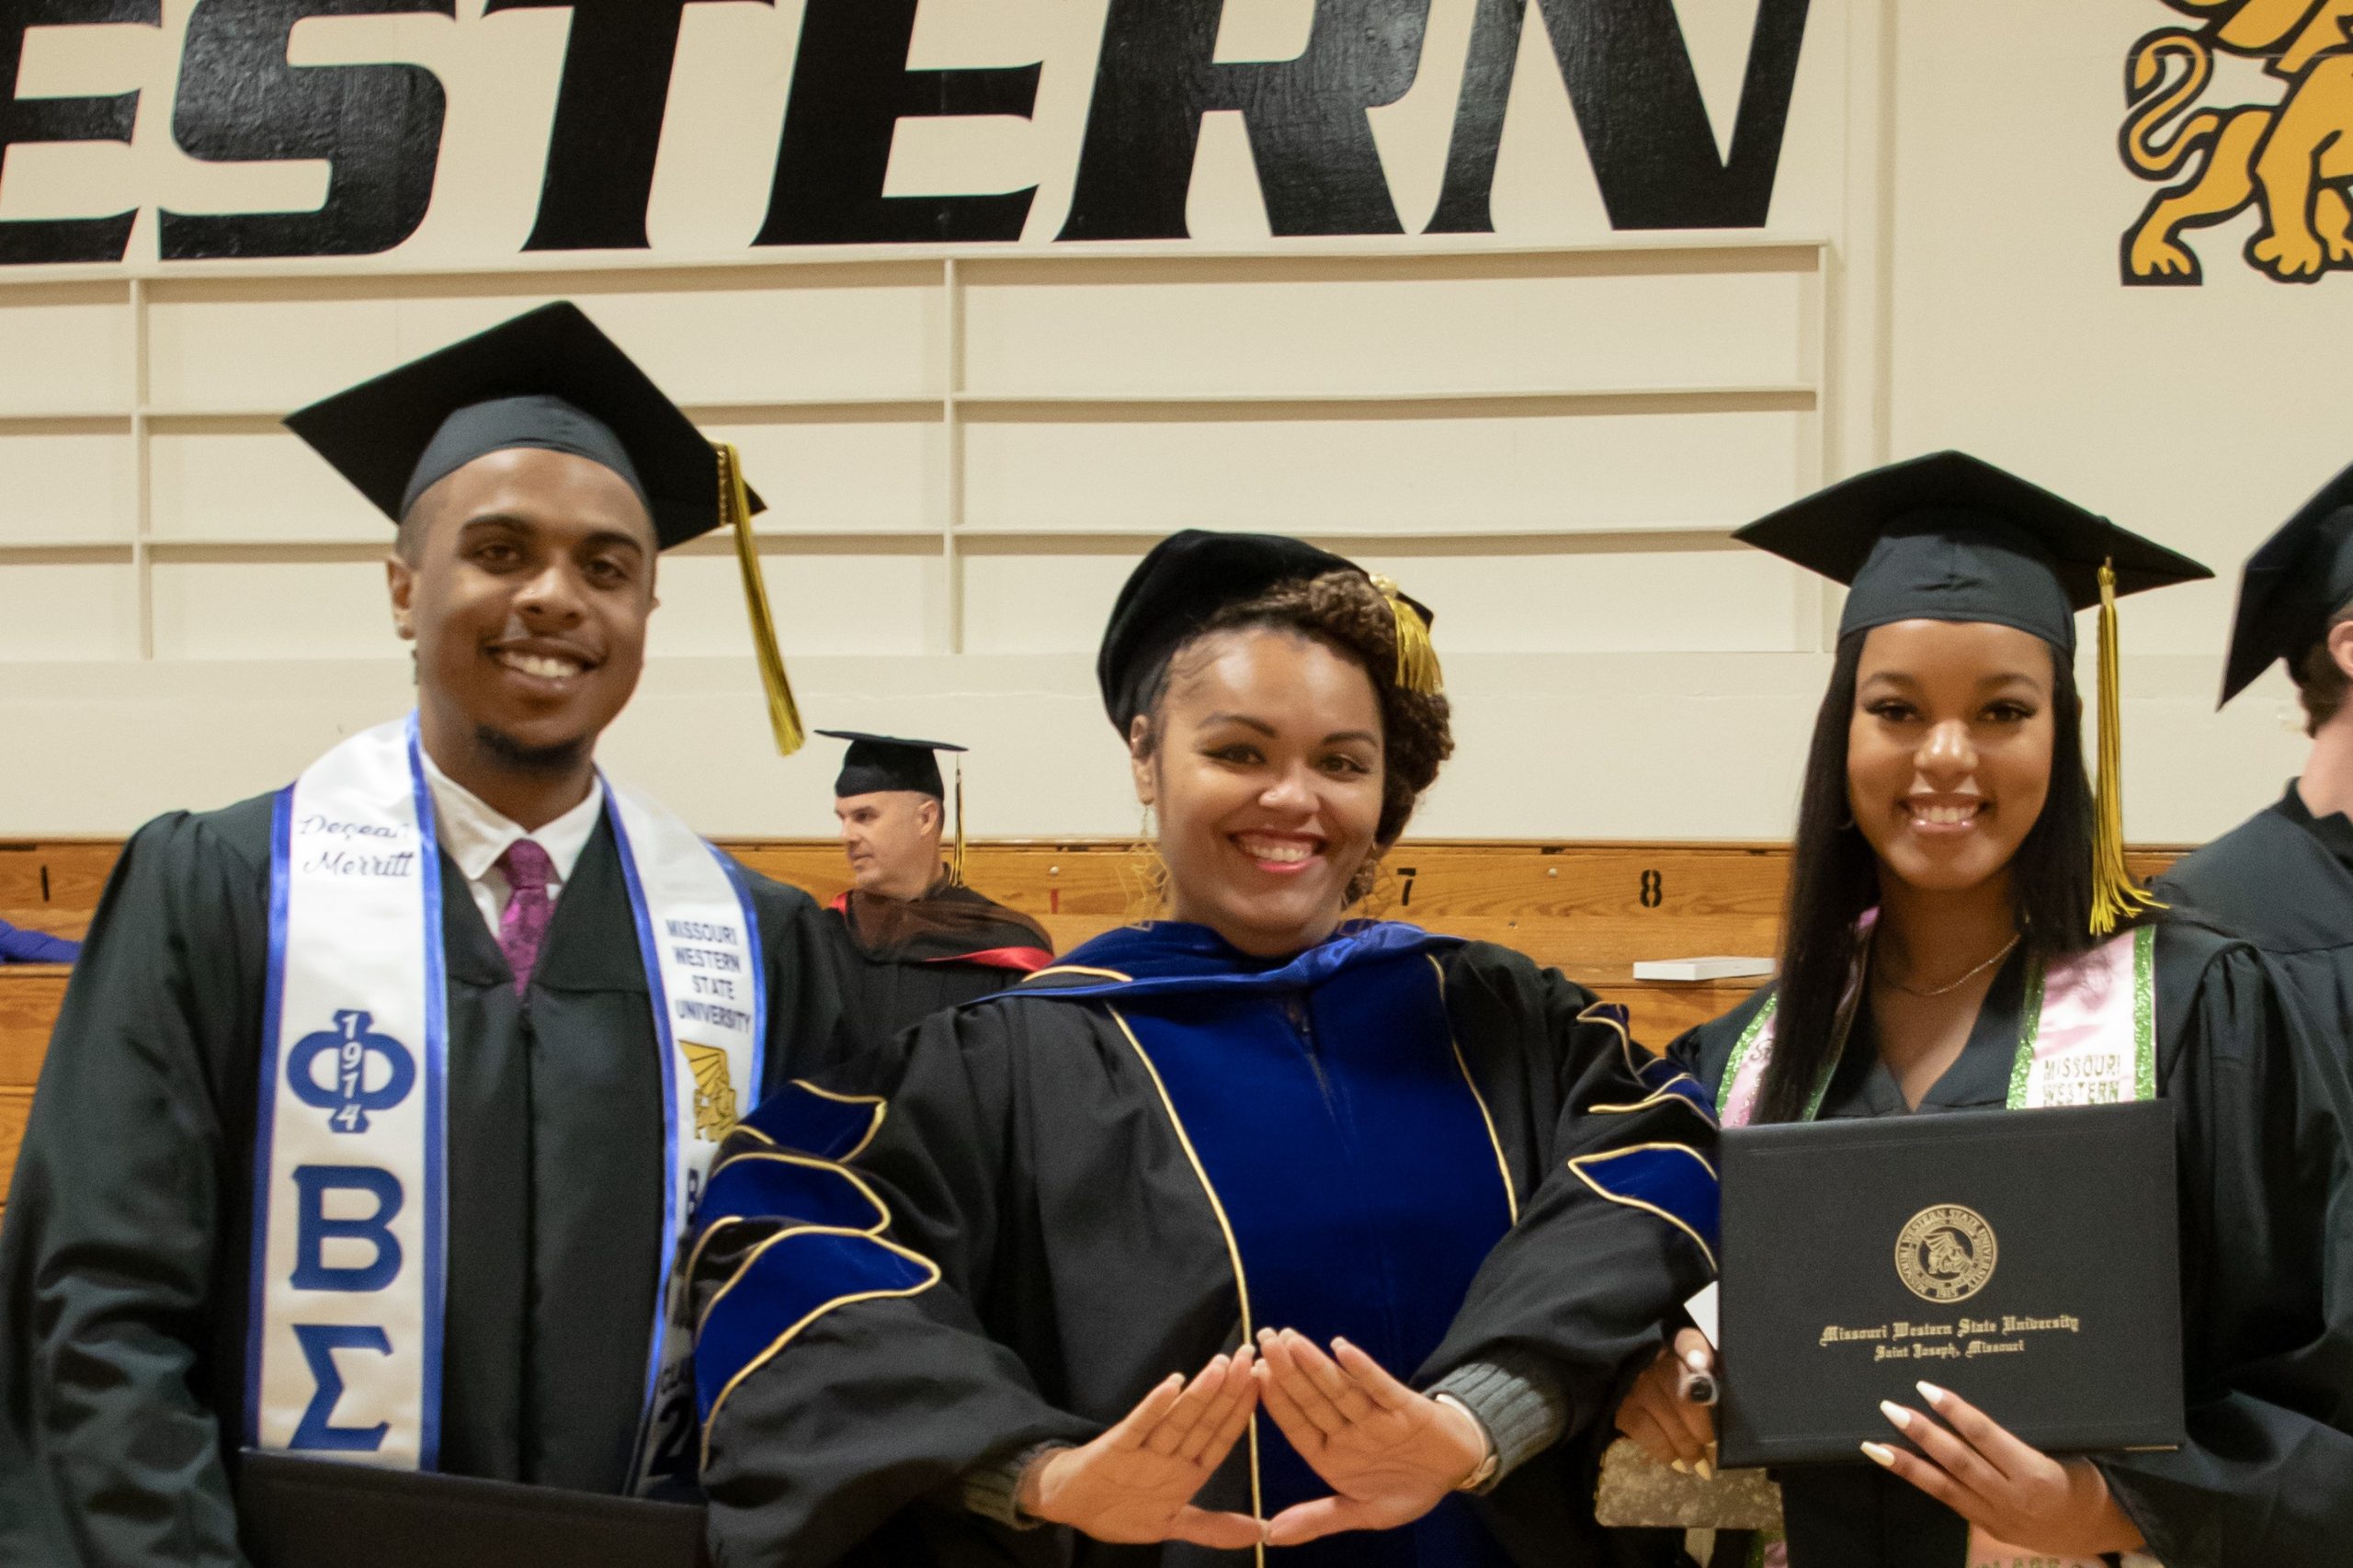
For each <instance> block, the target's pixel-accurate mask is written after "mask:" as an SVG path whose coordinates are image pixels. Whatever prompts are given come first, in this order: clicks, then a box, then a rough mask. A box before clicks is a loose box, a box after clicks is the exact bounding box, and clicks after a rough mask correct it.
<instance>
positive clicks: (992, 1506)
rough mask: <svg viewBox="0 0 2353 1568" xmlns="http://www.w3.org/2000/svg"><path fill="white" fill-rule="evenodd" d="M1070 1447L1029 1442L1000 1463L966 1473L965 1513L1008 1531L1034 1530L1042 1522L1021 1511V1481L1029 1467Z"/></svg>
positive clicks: (1063, 1444) (1060, 1444)
mask: <svg viewBox="0 0 2353 1568" xmlns="http://www.w3.org/2000/svg"><path fill="white" fill-rule="evenodd" d="M1069 1447H1070V1445H1069V1444H1068V1443H1032V1444H1031V1445H1030V1446H1029V1447H1028V1448H1026V1449H1020V1450H1018V1451H1017V1452H1015V1453H1011V1454H1007V1455H1006V1457H1005V1458H1003V1459H1001V1460H993V1461H991V1462H990V1463H987V1464H984V1465H980V1466H978V1467H976V1468H974V1469H972V1470H968V1471H965V1472H964V1482H963V1494H964V1507H965V1509H966V1511H967V1512H970V1513H974V1514H978V1515H980V1516H981V1517H983V1518H984V1519H994V1520H995V1521H996V1522H997V1523H998V1524H1001V1525H1003V1526H1005V1528H1007V1529H1015V1530H1034V1529H1036V1528H1038V1527H1039V1526H1040V1525H1041V1524H1043V1523H1044V1522H1045V1521H1044V1520H1042V1519H1033V1518H1031V1517H1029V1515H1028V1514H1025V1513H1023V1512H1022V1511H1021V1478H1022V1477H1023V1476H1025V1475H1027V1474H1029V1467H1030V1466H1031V1465H1033V1464H1035V1463H1037V1462H1038V1461H1039V1460H1040V1459H1043V1458H1044V1457H1045V1456H1046V1455H1048V1454H1050V1453H1051V1452H1053V1451H1054V1450H1055V1449H1066V1448H1069Z"/></svg>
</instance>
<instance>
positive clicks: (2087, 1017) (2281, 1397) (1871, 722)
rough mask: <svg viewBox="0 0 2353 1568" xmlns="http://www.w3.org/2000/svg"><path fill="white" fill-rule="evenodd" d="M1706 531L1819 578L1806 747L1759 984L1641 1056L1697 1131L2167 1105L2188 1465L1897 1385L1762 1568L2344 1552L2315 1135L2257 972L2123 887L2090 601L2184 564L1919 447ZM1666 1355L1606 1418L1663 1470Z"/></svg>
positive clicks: (2331, 1286) (2334, 1322) (2341, 1440)
mask: <svg viewBox="0 0 2353 1568" xmlns="http://www.w3.org/2000/svg"><path fill="white" fill-rule="evenodd" d="M1740 537H1741V538H1743V539H1745V540H1748V541H1749V542H1751V543H1753V544H1756V545H1759V546H1761V547H1763V548H1764V549H1766V550H1769V551H1773V552H1774V553H1776V554H1779V555H1782V556H1785V557H1787V558H1788V559H1790V560H1791V561H1794V562H1798V563H1799V564H1800V565H1802V566H1806V567H1809V568H1811V569H1812V570H1814V571H1817V572H1821V573H1824V574H1826V575H1828V576H1831V577H1833V578H1836V579H1837V580H1839V581H1841V582H1847V583H1850V584H1851V585H1852V592H1851V593H1850V594H1849V596H1848V597H1847V604H1846V609H1845V613H1844V616H1843V618H1842V619H1841V623H1840V636H1839V642H1838V648H1837V656H1836V663H1835V665H1834V666H1833V670H1832V675H1831V680H1830V687H1829V690H1828V692H1827V693H1826V694H1825V695H1824V699H1823V704H1822V709H1821V712H1820V715H1819V717H1818V719H1817V720H1816V722H1815V728H1814V736H1813V751H1812V754H1811V756H1810V758H1809V761H1808V767H1807V773H1806V782H1805V789H1804V795H1803V800H1802V806H1801V808H1800V814H1799V821H1798V831H1797V841H1796V846H1795V851H1794V863H1793V866H1792V870H1791V881H1790V903H1789V909H1788V914H1787V930H1786V934H1785V940H1784V948H1783V960H1782V969H1781V977H1780V980H1779V983H1778V984H1777V985H1775V986H1772V987H1769V988H1768V989H1767V990H1765V991H1763V992H1760V993H1759V994H1758V995H1757V996H1756V997H1755V998H1753V999H1751V1000H1750V1001H1749V1002H1747V1003H1745V1004H1744V1005H1743V1006H1740V1007H1738V1008H1736V1009H1734V1010H1733V1012H1732V1013H1730V1014H1728V1015H1727V1016H1725V1017H1722V1018H1719V1019H1717V1020H1716V1021H1714V1022H1713V1023H1710V1024H1706V1025H1703V1026H1701V1027H1700V1028H1698V1029H1696V1030H1693V1031H1692V1032H1691V1033H1689V1034H1688V1035H1686V1036H1685V1037H1684V1038H1683V1039H1681V1040H1677V1042H1676V1044H1675V1045H1674V1047H1673V1048H1672V1050H1671V1051H1670V1055H1671V1057H1672V1058H1673V1060H1675V1061H1676V1062H1678V1063H1679V1064H1681V1065H1684V1066H1685V1067H1687V1068H1688V1070H1689V1071H1691V1072H1692V1073H1693V1074H1695V1075H1697V1076H1698V1077H1699V1079H1700V1081H1701V1082H1703V1083H1704V1084H1706V1085H1708V1086H1709V1087H1710V1089H1711V1090H1712V1091H1714V1092H1715V1093H1716V1095H1717V1097H1718V1101H1719V1104H1720V1105H1721V1107H1722V1114H1723V1119H1724V1123H1725V1125H1727V1126H1733V1125H1742V1124H1746V1123H1750V1122H1768V1121H1801V1120H1807V1119H1814V1118H1817V1117H1837V1118H1851V1117H1890V1116H1904V1115H1910V1114H1915V1113H1930V1112H1944V1111H1962V1110H2000V1109H2004V1108H2010V1109H2018V1108H2034V1107H2039V1106H2044V1105H2063V1104H2078V1103H2086V1102H2087V1101H2091V1100H2102V1099H2112V1100H2126V1101H2130V1100H2135V1099H2145V1098H2148V1097H2150V1096H2159V1095H2161V1096H2165V1098H2168V1099H2171V1100H2174V1101H2175V1102H2177V1106H2178V1108H2179V1117H2178V1128H2179V1147H2178V1168H2179V1171H2180V1205H2181V1210H2180V1211H2181V1223H2182V1247H2181V1256H2182V1258H2183V1263H2184V1278H2183V1287H2182V1288H2183V1324H2184V1328H2185V1345H2184V1362H2185V1365H2184V1374H2185V1386H2186V1390H2187V1394H2188V1437H2189V1440H2188V1444H2187V1445H2186V1446H2184V1447H2183V1448H2182V1449H2179V1450H2178V1451H2177V1452H2166V1453H2131V1454H2101V1455H2097V1456H2093V1457H2091V1458H2070V1459H2064V1460H2061V1459H2055V1458H2053V1457H2052V1456H2050V1455H2046V1454H2042V1453H2040V1452H2037V1451H2036V1450H2034V1449H2030V1448H2029V1447H2027V1446H2026V1445H2025V1444H2023V1443H2021V1442H2019V1441H2018V1439H2016V1438H2015V1437H2011V1436H2010V1435H2009V1434H2008V1433H2006V1432H2005V1431H2004V1430H2003V1429H2002V1428H2001V1427H2000V1426H1998V1425H1997V1424H1995V1422H1994V1421H1992V1420H1991V1419H1989V1418H1988V1417H1987V1416H1986V1415H1984V1414H1982V1413H1980V1412H1978V1411H1976V1410H1975V1409H1973V1408H1972V1407H1971V1406H1970V1405H1969V1404H1968V1403H1966V1402H1965V1401H1962V1400H1961V1399H1960V1398H1959V1397H1958V1396H1957V1395H1954V1394H1951V1393H1949V1392H1946V1391H1943V1390H1939V1389H1937V1388H1935V1387H1934V1386H1933V1385H1932V1384H1928V1383H1923V1384H1921V1385H1920V1396H1921V1403H1919V1404H1918V1405H1917V1406H1897V1405H1893V1404H1890V1405H1888V1406H1886V1407H1884V1414H1885V1415H1886V1416H1887V1419H1888V1421H1889V1423H1890V1425H1889V1429H1888V1433H1887V1440H1886V1441H1884V1442H1878V1443H1867V1444H1865V1445H1864V1452H1863V1454H1860V1455H1858V1456H1857V1461H1856V1464H1855V1466H1854V1467H1852V1468H1845V1467H1830V1468H1824V1469H1808V1470H1792V1471H1787V1472H1784V1473H1782V1474H1781V1475H1780V1476H1779V1480H1780V1483H1781V1494H1782V1502H1783V1512H1784V1517H1785V1522H1786V1525H1787V1529H1788V1540H1787V1547H1786V1551H1787V1561H1788V1562H1789V1563H1790V1564H1791V1565H1792V1568H1847V1565H1859V1564H1885V1565H1889V1568H1897V1565H1900V1568H1961V1565H1962V1564H1963V1563H1964V1562H1965V1563H1967V1564H1969V1565H1971V1568H1978V1565H1981V1564H1995V1563H1998V1564H2001V1565H2003V1568H2009V1565H2010V1564H2012V1563H2018V1564H2025V1563H2029V1562H2031V1563H2035V1564H2050V1565H2071V1568H2072V1565H2075V1564H2079V1563H2097V1562H2100V1561H2102V1560H2103V1558H2104V1557H2105V1558H2106V1559H2107V1560H2108V1561H2115V1560H2116V1556H2115V1555H2110V1554H2120V1555H2121V1556H2122V1558H2123V1560H2124V1561H2125V1562H2148V1561H2150V1560H2152V1559H2154V1560H2155V1561H2157V1562H2163V1563H2164V1564H2165V1565H2166V1568H2256V1565H2258V1564H2259V1565H2261V1568H2302V1565H2311V1568H2318V1565H2320V1564H2323V1563H2331V1564H2335V1563H2341V1562H2344V1561H2345V1560H2346V1552H2347V1545H2348V1542H2353V1316H2349V1315H2348V1314H2353V1268H2348V1266H2347V1245H2346V1241H2347V1238H2346V1235H2345V1228H2344V1220H2343V1217H2342V1212H2341V1205H2342V1203H2343V1202H2344V1200H2345V1194H2346V1192H2347V1186H2346V1171H2345V1160H2346V1145H2345V1142H2344V1137H2343V1132H2342V1131H2341V1130H2340V1129H2339V1128H2338V1127H2337V1126H2336V1123H2335V1121H2334V1120H2333V1119H2331V1114H2332V1113H2331V1112H2330V1110H2329V1109H2328V1104H2329V1095H2328V1093H2327V1089H2326V1087H2325V1082H2324V1081H2323V1080H2321V1079H2320V1078H2319V1077H2318V1075H2317V1074H2318V1060H2317V1059H2316V1058H2315V1057H2314V1056H2313V1054H2312V1053H2311V1052H2310V1051H2309V1050H2307V1049H2306V1048H2305V1047H2304V1046H2303V1045H2302V1042H2300V1041H2298V1040H2294V1039H2292V1038H2291V1035H2292V1030H2293V1028H2294V1025H2293V1024H2292V1022H2291V1021H2290V1018H2289V1017H2288V1016H2287V1013H2286V1010H2285V1009H2284V1008H2283V1007H2282V1006H2281V1003H2280V1000H2279V995H2278V994H2277V993H2276V992H2275V989H2274V984H2273V982H2272V981H2271V980H2270V979H2269V978H2268V973H2267V971H2266V970H2265V969H2264V968H2263V966H2262V964H2261V962H2260V961H2259V960H2258V959H2257V958H2256V954H2255V953H2254V952H2253V951H2252V950H2251V949H2248V948H2247V947H2246V946H2245V945H2244V944H2243V943H2240V942H2238V941H2236V940H2234V939H2232V938H2229V937H2224V936H2222V935H2220V934H2218V933H2216V932H2215V931H2213V930H2211V929H2209V928H2207V927H2204V926H2200V925H2198V924H2196V923H2193V922H2192V921H2190V920H2188V919H2186V918H2181V917H2178V916H2175V915H2168V913H2167V912H2165V910H2163V909H2162V908H2161V907H2158V906H2154V904H2153V903H2152V902H2151V901H2150V900H2149V899H2148V898H2147V896H2146V895H2145V894H2143V893H2142V892H2140V891H2139V890H2138V889H2137V888H2135V887H2134V886H2133V885H2132V884H2131V881H2130V880H2129V878H2128V876H2127V874H2126V872H2125V869H2124V859H2123V849H2122V843H2121V827H2120V816H2121V811H2120V802H2119V801H2118V798H2117V786H2116V779H2117V765H2118V749H2119V747H2118V740H2119V735H2118V722H2117V695H2116V686H2115V678H2116V670H2115V666H2116V649H2115V623H2114V606H2113V600H2114V596H2115V595H2116V594H2119V593H2131V592H2132V591H2134V590H2136V589H2141V588H2147V587H2154V586H2159V585H2164V584H2165V583H2168V582H2174V581H2179V580H2183V579H2187V578H2190V577H2197V576H2204V575H2207V574H2206V572H2205V571H2204V569H2203V568H2202V567H2200V566H2199V565H2198V564H2197V563H2196V562H2191V561H2188V560H2186V559H2184V558H2182V557H2180V556H2177V555H2175V554H2173V553H2172V552H2171V551H2165V550H2162V549H2160V548H2158V547H2157V546H2155V545H2154V544H2151V543H2150V542H2149V541H2147V540H2142V539H2138V538H2136V537H2134V536H2133V535H2131V534H2129V533H2127V532H2125V531H2124V530H2122V529H2120V528H2116V527H2114V526H2113V525H2112V524H2110V523H2109V522H2108V521H2106V520H2105V519H2104V518H2100V517H2094V516H2093V515H2092V514H2090V513H2088V512H2086V511H2084V510H2082V509H2081V508H2079V507H2077V506H2074V505H2072V504H2071V503H2069V502H2066V501H2064V500H2062V499H2061V498H2060V497H2058V496H2056V495H2053V494H2050V493H2048V492H2046V491H2043V490H2040V489H2038V488H2036V487H2035V486H2033V485H2031V484H2029V483H2026V482H2025V481H2023V480H2019V479H2017V478H2015V477H2013V476H2011V475H2009V474H2006V473H2004V472H2001V471H1999V470H1997V469H1995V468H1992V467H1990V466H1989V465H1987V464H1985V463H1983V462H1980V461H1977V460H1974V459H1972V458H1969V457H1966V456H1963V455H1961V454H1959V453H1953V452H1947V453H1942V454H1938V455H1937V456H1933V457H1927V458H1921V459H1917V460H1913V461H1909V462H1904V463H1898V464H1895V465H1893V466H1892V467H1890V468H1886V469H1881V470H1879V471H1877V472H1872V473H1869V474H1865V475H1862V476H1860V477H1859V478H1856V479H1852V480H1849V481H1847V482H1845V483H1841V484H1838V485H1835V486H1833V487H1831V488H1830V489H1828V490H1826V491H1824V492H1823V493H1821V494H1817V495H1815V496H1813V497H1811V498H1810V499H1808V500H1805V501H1802V502H1800V503H1798V504H1796V505H1795V506H1790V507H1789V508H1786V509H1784V510H1783V511H1781V512H1779V513H1776V514H1775V515H1773V516H1772V517H1767V518H1765V519H1764V520H1763V521H1761V522H1758V523H1756V524H1755V525H1752V526H1751V527H1750V528H1746V529H1744V530H1743V531H1742V533H1741V536H1740ZM2094 604H2097V605H2099V606H2100V607H2101V617H2100V628H2101V634H2100V642H2101V649H2100V652H2101V659H2100V686H2099V692H2098V701H2099V710H2098V721H2099V731H2098V733H2099V789H2098V790H2097V793H2095V792H2094V790H2092V788H2091V786H2090V785H2089V784H2088V783H2087V782H2086V774H2085V768H2084V763H2083V748H2082V739H2081V735H2082V722H2081V706H2082V705H2081V703H2080V702H2079V700H2078V699H2077V695H2076V688H2075V678H2074V664H2075V660H2074V654H2075V612H2076V611H2077V610H2078V609H2081V608H2088V607H2089V606H2091V605H2094ZM1836 1200H1837V1197H1836V1194H1835V1193H1825V1194H1824V1202H1825V1203H1835V1202H1836ZM2065 1200H2066V1195H2065V1194H2063V1193H2054V1194H2052V1201H2053V1202H2064V1201H2065ZM2332 1213H2335V1214H2336V1218H2335V1220H2334V1221H2332V1219H2331V1215H2332ZM1677 1355H1683V1356H1687V1357H1691V1358H1697V1360H1698V1361H1699V1362H1700V1363H1702V1364H1703V1363H1704V1362H1705V1360H1706V1358H1707V1352H1706V1349H1705V1346H1704V1341H1701V1340H1699V1338H1698V1336H1697V1335H1696V1334H1695V1333H1694V1332H1692V1331H1688V1330H1687V1331H1685V1332H1684V1334H1683V1335H1681V1336H1679V1337H1678V1340H1677V1346H1676V1347H1675V1349H1674V1351H1672V1352H1665V1353H1662V1356H1661V1357H1660V1358H1659V1360H1658V1361H1657V1362H1656V1363H1655V1364H1654V1367H1653V1369H1651V1370H1650V1371H1648V1372H1646V1373H1645V1374H1644V1375H1643V1378H1642V1380H1641V1381H1639V1382H1638V1384H1637V1385H1636V1388H1635V1391H1634V1392H1633V1394H1632V1395H1631V1397H1630V1399H1629V1400H1628V1402H1627V1404H1626V1405H1625V1407H1624V1408H1623V1409H1622V1410H1621V1412H1620V1426H1621V1428H1622V1429H1623V1430H1625V1431H1626V1432H1627V1433H1628V1434H1629V1435H1630V1436H1632V1437H1635V1438H1636V1439H1637V1440H1638V1441H1641V1442H1643V1444H1644V1446H1645V1447H1647V1448H1648V1449H1651V1451H1652V1452H1653V1453H1654V1454H1655V1455H1656V1456H1658V1457H1659V1458H1662V1459H1668V1460H1676V1461H1677V1462H1679V1463H1683V1464H1687V1465H1688V1464H1692V1463H1695V1462H1697V1461H1699V1460H1704V1459H1706V1458H1708V1457H1710V1456H1709V1453H1708V1450H1707V1449H1706V1447H1705V1445H1706V1443H1707V1441H1708V1438H1709V1437H1710V1430H1709V1426H1708V1422H1707V1418H1706V1415H1705V1414H1704V1413H1703V1412H1699V1411H1698V1410H1697V1409H1696V1407H1693V1406H1691V1405H1689V1404H1687V1403H1680V1402H1678V1401H1677V1399H1676V1398H1675V1397H1674V1385H1675V1381H1676V1370H1677V1369H1676V1360H1675V1358H1676V1357H1677ZM1726 1375H1727V1376H1729V1377H1731V1378H1733V1379H1734V1380H1737V1379H1738V1378H1739V1376H1740V1369H1739V1368H1738V1367H1737V1366H1733V1367H1728V1368H1727V1369H1726Z"/></svg>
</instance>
